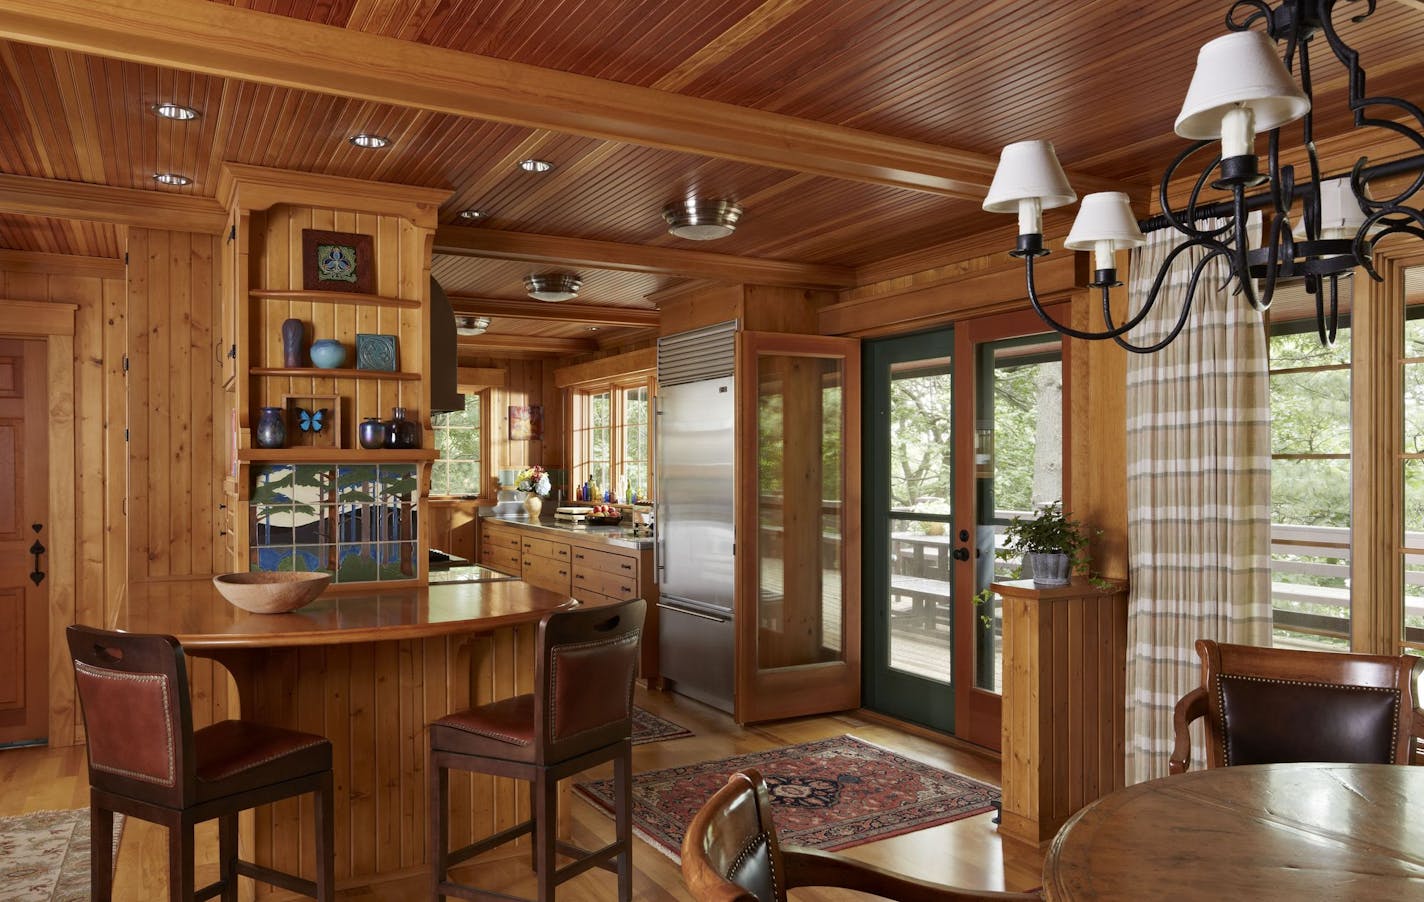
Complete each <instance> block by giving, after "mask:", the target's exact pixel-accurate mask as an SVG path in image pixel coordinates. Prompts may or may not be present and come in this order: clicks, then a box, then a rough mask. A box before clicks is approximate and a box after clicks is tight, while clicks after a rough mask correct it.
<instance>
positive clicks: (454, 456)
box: [430, 394, 482, 495]
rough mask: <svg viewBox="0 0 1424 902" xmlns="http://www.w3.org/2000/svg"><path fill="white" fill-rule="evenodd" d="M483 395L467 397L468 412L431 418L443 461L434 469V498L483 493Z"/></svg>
mask: <svg viewBox="0 0 1424 902" xmlns="http://www.w3.org/2000/svg"><path fill="white" fill-rule="evenodd" d="M480 411H481V407H480V396H479V395H478V394H467V395H465V409H464V410H456V411H453V412H451V413H438V414H436V415H435V416H433V417H431V425H432V426H433V427H434V429H433V431H434V433H435V450H436V451H437V452H439V454H440V458H439V460H436V461H435V462H434V463H433V464H431V466H430V493H431V494H432V495H478V494H479V493H480V432H481V429H480V426H481V423H482V420H481V418H480Z"/></svg>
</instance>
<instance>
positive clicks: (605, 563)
mask: <svg viewBox="0 0 1424 902" xmlns="http://www.w3.org/2000/svg"><path fill="white" fill-rule="evenodd" d="M574 563H575V564H583V565H584V566H586V567H590V568H592V569H594V570H602V571H603V572H605V573H621V574H623V575H624V576H627V577H628V578H629V579H637V577H638V559H637V558H636V557H629V556H628V555H626V554H616V553H615V552H612V551H596V550H594V549H592V548H575V549H574Z"/></svg>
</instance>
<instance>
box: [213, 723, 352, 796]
mask: <svg viewBox="0 0 1424 902" xmlns="http://www.w3.org/2000/svg"><path fill="white" fill-rule="evenodd" d="M193 754H194V765H195V769H196V776H197V778H198V799H199V801H207V800H209V799H220V798H223V797H224V796H230V795H235V794H237V793H239V792H247V791H249V790H252V789H257V788H259V787H262V786H267V785H270V784H272V783H280V782H282V781H284V780H291V779H293V778H299V777H305V776H310V775H315V774H320V773H321V772H322V771H329V770H331V742H330V741H329V740H327V738H326V737H325V736H317V735H315V734H313V733H300V732H298V731H296V730H288V729H285V728H283V727H274V726H269V725H267V724H264V723H254V722H252V721H249V720H224V721H221V722H219V723H215V724H213V725H212V726H207V727H203V728H202V729H201V730H197V731H195V732H194V733H193Z"/></svg>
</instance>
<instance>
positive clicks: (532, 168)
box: [519, 157, 554, 172]
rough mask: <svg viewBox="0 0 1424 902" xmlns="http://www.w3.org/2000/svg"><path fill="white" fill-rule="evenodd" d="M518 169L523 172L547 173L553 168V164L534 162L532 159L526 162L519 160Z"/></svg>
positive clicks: (546, 161) (543, 161)
mask: <svg viewBox="0 0 1424 902" xmlns="http://www.w3.org/2000/svg"><path fill="white" fill-rule="evenodd" d="M519 168H520V169H523V170H524V171H525V172H548V171H549V170H550V169H553V168H554V164H553V163H550V162H549V161H548V160H536V159H534V158H533V157H530V158H529V159H527V160H520V161H519Z"/></svg>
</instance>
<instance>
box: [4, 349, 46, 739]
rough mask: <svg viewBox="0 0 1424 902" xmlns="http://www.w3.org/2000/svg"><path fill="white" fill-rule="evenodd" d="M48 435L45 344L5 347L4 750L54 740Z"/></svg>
mask: <svg viewBox="0 0 1424 902" xmlns="http://www.w3.org/2000/svg"><path fill="white" fill-rule="evenodd" d="M48 429H49V417H48V414H47V405H46V403H45V344H44V342H42V341H22V340H19V339H0V745H13V744H28V743H34V742H42V741H44V740H45V738H46V735H47V732H48V729H47V722H48V718H49V679H48V674H49V662H48V660H47V657H46V654H45V645H46V643H45V635H46V632H47V630H48V627H49V613H48V600H49V591H48V583H49V581H48V579H47V577H46V576H45V575H44V574H45V571H46V570H48V569H49V559H50V555H49V553H48V549H47V548H45V546H47V545H48V543H49V534H48V530H47V529H46V528H45V526H46V524H47V523H48V522H49V520H48V513H47V504H46V500H45V499H46V493H47V491H48V488H49V461H48V457H49V450H48V441H47V436H48ZM36 526H38V527H39V529H38V530H37V529H36V528H35V527H36ZM41 548H44V549H45V550H44V551H43V552H42V553H40V555H39V558H38V563H36V556H35V552H36V551H37V550H39V549H41Z"/></svg>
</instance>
